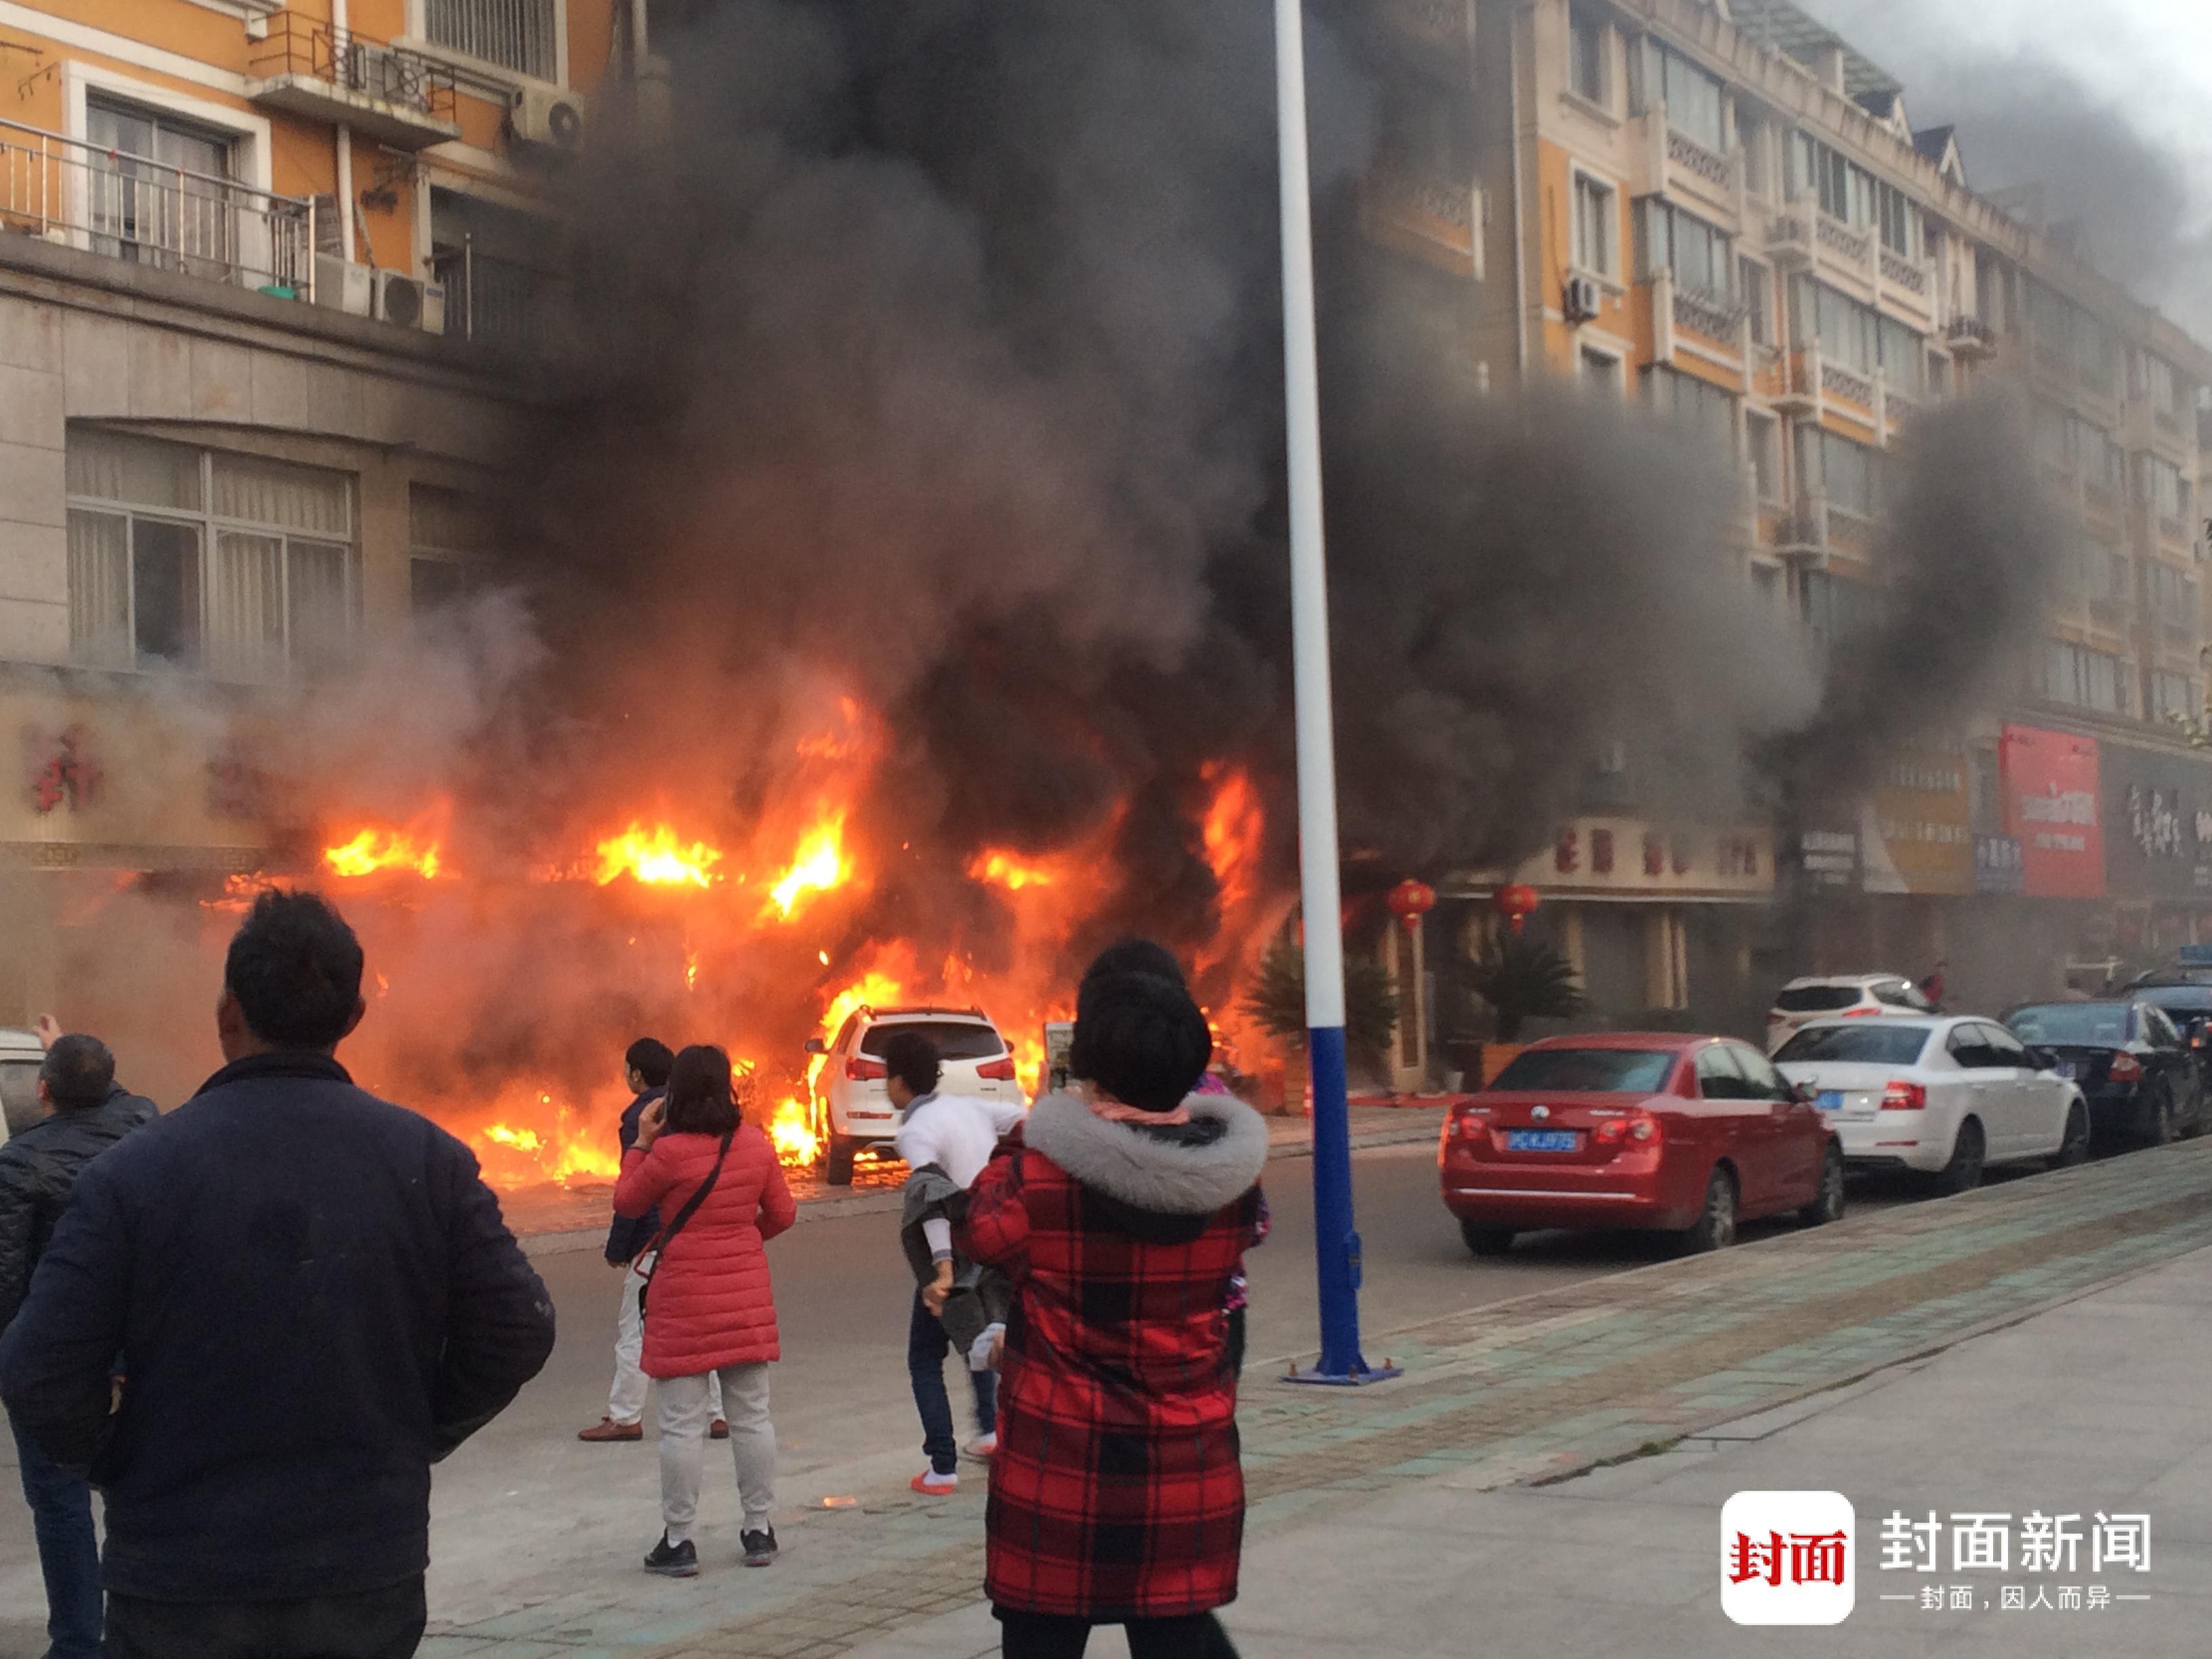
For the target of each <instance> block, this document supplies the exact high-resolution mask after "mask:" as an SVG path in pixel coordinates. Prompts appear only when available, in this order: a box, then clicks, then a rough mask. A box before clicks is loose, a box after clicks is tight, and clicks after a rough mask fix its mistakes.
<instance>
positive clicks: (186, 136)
mask: <svg viewBox="0 0 2212 1659" xmlns="http://www.w3.org/2000/svg"><path fill="white" fill-rule="evenodd" d="M84 131H85V139H86V142H87V143H88V145H89V146H90V150H89V154H88V166H87V167H86V169H85V178H84V189H85V193H86V196H87V198H88V199H87V201H86V204H85V210H86V212H85V225H86V228H87V229H88V230H89V231H90V233H91V234H92V246H93V247H94V249H95V250H96V251H97V252H101V253H105V254H106V255H108V256H109V257H110V258H122V259H129V260H132V261H134V262H136V263H137V264H150V265H159V266H161V268H162V269H164V270H196V271H198V272H200V273H201V274H205V273H206V271H207V269H208V268H209V267H211V266H213V267H220V268H221V269H222V272H223V273H224V274H228V271H229V270H231V269H232V268H234V267H235V266H236V265H237V264H238V263H239V254H240V249H239V231H240V221H239V206H240V203H239V201H238V199H237V197H236V192H235V191H233V190H232V188H231V186H230V180H231V179H232V176H233V167H232V152H233V147H234V144H235V143H236V142H237V141H236V139H235V137H234V136H233V135H231V134H228V133H222V132H217V131H214V130H213V129H211V128H207V127H199V126H194V125H191V124H189V123H187V122H183V121H179V120H178V119H177V118H174V117H173V116H172V115H170V114H169V113H168V112H166V111H159V110H154V109H149V108H143V107H142V106H138V105H136V104H128V103H124V102H121V101H118V100H109V99H103V98H91V97H88V98H87V99H86V100H85V107H84Z"/></svg>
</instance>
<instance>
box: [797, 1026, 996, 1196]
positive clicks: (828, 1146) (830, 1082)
mask: <svg viewBox="0 0 2212 1659" xmlns="http://www.w3.org/2000/svg"><path fill="white" fill-rule="evenodd" d="M901 1031H919V1032H921V1034H922V1035H923V1036H926V1037H927V1038H928V1039H929V1040H930V1041H931V1042H934V1043H935V1044H936V1045H937V1053H938V1057H939V1060H942V1061H943V1062H944V1068H945V1069H944V1075H943V1077H942V1079H940V1080H939V1084H938V1085H937V1086H938V1088H939V1090H940V1091H942V1092H944V1093H945V1094H949V1095H979V1096H981V1097H983V1098H984V1099H986V1100H1011V1101H1017V1102H1018V1101H1019V1100H1020V1099H1021V1098H1022V1085H1021V1081H1020V1079H1019V1078H1018V1077H1017V1076H1016V1074H1015V1071H1014V1052H1013V1046H1012V1044H1011V1043H1009V1042H1007V1041H1006V1038H1004V1037H1002V1036H1000V1035H999V1028H998V1027H997V1026H995V1025H994V1024H991V1022H990V1021H989V1020H988V1019H987V1018H985V1017H984V1014H983V1011H982V1010H981V1009H980V1008H862V1009H860V1010H858V1011H857V1012H854V1014H853V1015H852V1016H851V1017H850V1018H848V1019H847V1020H846V1022H845V1024H843V1026H842V1027H841V1028H840V1029H839V1030H838V1032H837V1035H836V1038H835V1039H834V1040H832V1041H831V1042H828V1043H826V1044H825V1043H824V1042H823V1041H822V1039H821V1038H820V1037H813V1038H810V1039H809V1040H808V1042H807V1044H806V1051H807V1053H809V1054H820V1055H822V1056H823V1064H822V1066H821V1069H820V1070H819V1071H818V1072H817V1073H816V1074H815V1079H814V1133H815V1134H816V1135H817V1137H818V1138H819V1139H820V1140H821V1142H822V1147H823V1154H824V1160H825V1161H824V1164H823V1173H824V1174H825V1175H826V1176H827V1177H828V1179H829V1184H830V1185H831V1186H833V1187H846V1186H850V1185H851V1184H852V1181H853V1158H854V1154H855V1153H856V1152H861V1151H863V1150H880V1149H883V1148H886V1147H888V1146H889V1145H890V1139H891V1137H892V1136H893V1135H894V1134H896V1133H897V1131H898V1113H897V1111H896V1109H894V1108H893V1107H892V1105H891V1103H890V1095H889V1094H888V1093H887V1092H886V1091H885V1088H884V1075H885V1074H884V1058H883V1056H884V1048H885V1047H886V1046H887V1045H888V1044H889V1043H890V1040H891V1038H892V1037H894V1036H896V1035H897V1034H898V1033H899V1032H901Z"/></svg>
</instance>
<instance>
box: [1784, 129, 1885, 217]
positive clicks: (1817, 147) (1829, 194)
mask: <svg viewBox="0 0 2212 1659" xmlns="http://www.w3.org/2000/svg"><path fill="white" fill-rule="evenodd" d="M1790 190H1791V191H1793V192H1796V191H1802V192H1803V193H1805V194H1807V195H1809V196H1813V197H1817V198H1818V200H1819V201H1820V211H1821V212H1823V213H1825V214H1826V215H1827V216H1829V217H1830V218H1831V219H1835V220H1839V221H1841V222H1843V223H1844V224H1847V225H1852V226H1864V225H1866V224H1869V223H1870V222H1872V221H1873V219H1874V216H1875V176H1874V174H1872V173H1869V172H1868V171H1867V170H1866V169H1865V168H1864V167H1861V166H1859V165H1858V164H1857V162H1856V161H1849V160H1847V159H1845V158H1844V155H1842V154H1841V153H1840V152H1839V151H1838V150H1835V149H1831V148H1830V147H1829V146H1828V145H1826V144H1824V143H1821V142H1820V140H1819V139H1817V138H1815V137H1813V135H1812V134H1811V133H1809V132H1800V133H1796V134H1793V135H1792V143H1790Z"/></svg>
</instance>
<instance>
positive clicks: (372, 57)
mask: <svg viewBox="0 0 2212 1659" xmlns="http://www.w3.org/2000/svg"><path fill="white" fill-rule="evenodd" d="M343 63H344V68H345V76H346V84H347V85H348V86H349V88H352V89H353V90H354V91H356V92H359V93H365V94H368V96H369V97H371V98H380V99H382V100H384V101H385V102H386V103H387V104H407V105H411V106H416V107H420V106H422V105H423V104H424V103H425V102H426V101H427V99H426V95H425V92H424V82H423V79H422V72H421V70H419V69H417V68H416V65H415V63H414V62H413V61H412V60H410V59H409V58H403V57H401V56H400V55H399V53H398V52H394V51H393V50H392V48H391V47H390V46H374V45H372V44H371V43H370V42H368V41H366V40H356V41H355V42H354V43H353V44H352V46H350V47H349V48H348V49H347V52H346V56H345V58H344V59H343Z"/></svg>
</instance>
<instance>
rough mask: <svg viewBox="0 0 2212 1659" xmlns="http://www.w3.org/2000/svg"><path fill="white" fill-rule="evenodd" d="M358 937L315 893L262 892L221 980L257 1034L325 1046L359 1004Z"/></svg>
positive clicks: (333, 1043) (278, 1042)
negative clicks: (236, 1000)
mask: <svg viewBox="0 0 2212 1659" xmlns="http://www.w3.org/2000/svg"><path fill="white" fill-rule="evenodd" d="M361 964H362V955H361V941H360V940H359V939H356V938H355V937H354V932H353V929H352V928H350V927H347V926H346V923H345V918H344V917H343V916H341V915H338V913H337V911H336V910H334V909H333V908H331V906H330V904H329V903H328V902H325V900H324V898H323V896H322V895H321V894H319V893H307V892H298V893H287V892H282V891H280V890H277V889H276V888H269V889H266V890H264V891H263V892H262V894H261V895H260V896H259V897H258V898H256V899H255V900H254V901H253V908H252V909H251V910H249V911H247V912H246V920H245V921H242V922H240V924H239V927H238V932H237V933H234V934H233V935H232V936H231V940H230V954H229V955H228V957H225V958H224V961H223V967H222V982H223V985H224V987H226V988H227V989H228V991H229V992H230V994H231V995H233V996H234V997H236V998H237V999H238V1006H239V1010H240V1012H242V1013H243V1014H244V1015H245V1016H246V1027H247V1029H248V1030H251V1031H252V1033H253V1035H254V1036H258V1037H259V1038H260V1039H261V1040H262V1041H263V1042H266V1043H268V1044H270V1045H271V1046H272V1047H275V1048H315V1049H328V1048H336V1047H337V1044H338V1039H339V1038H340V1037H343V1036H344V1035H345V1034H346V1032H347V1030H349V1029H350V1028H351V1026H352V1024H353V1021H354V1018H355V1016H356V1013H357V1012H359V1010H360V1008H361Z"/></svg>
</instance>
